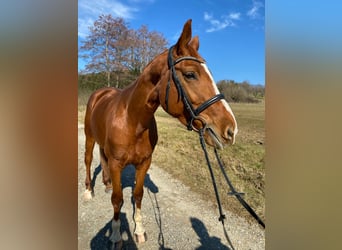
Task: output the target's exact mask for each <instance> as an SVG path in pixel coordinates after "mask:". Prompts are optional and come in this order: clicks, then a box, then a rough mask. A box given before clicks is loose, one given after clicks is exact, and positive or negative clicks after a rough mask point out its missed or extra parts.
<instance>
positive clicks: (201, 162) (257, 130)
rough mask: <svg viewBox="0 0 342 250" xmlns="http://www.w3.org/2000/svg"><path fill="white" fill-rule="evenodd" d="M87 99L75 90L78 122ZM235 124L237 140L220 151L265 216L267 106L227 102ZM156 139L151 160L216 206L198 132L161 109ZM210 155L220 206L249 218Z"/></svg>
mask: <svg viewBox="0 0 342 250" xmlns="http://www.w3.org/2000/svg"><path fill="white" fill-rule="evenodd" d="M85 102H86V98H85V97H84V95H83V94H82V93H80V94H79V102H78V103H79V112H78V121H79V122H82V123H83V119H84V111H85ZM230 106H231V108H232V110H233V112H234V114H235V117H236V120H237V123H238V128H239V133H238V134H237V137H236V142H235V144H234V145H233V146H227V147H225V148H224V149H223V150H221V151H219V153H220V155H221V158H222V160H223V162H224V164H225V166H226V171H227V173H228V175H229V177H230V179H231V181H232V182H233V184H234V185H235V188H236V189H237V191H239V192H244V193H245V196H244V198H245V200H246V201H247V202H248V203H249V204H250V206H251V207H252V208H253V209H254V210H255V211H256V213H257V214H258V215H259V216H260V217H261V218H262V219H263V220H265V126H264V121H265V105H264V102H261V103H258V104H245V103H232V104H230ZM156 120H157V126H158V134H159V141H158V144H157V146H156V149H155V151H154V154H153V160H152V163H153V164H155V165H157V166H158V167H160V168H162V169H164V170H166V171H167V172H169V173H170V174H171V175H172V176H173V177H174V178H177V179H179V180H181V181H182V182H183V183H184V184H186V185H187V186H189V187H190V188H191V190H193V191H195V192H197V193H199V194H200V195H202V196H203V198H205V199H211V200H212V201H213V202H214V203H215V204H216V202H215V201H216V200H215V194H214V190H213V187H212V183H211V179H210V174H209V170H208V167H207V165H206V161H205V158H204V154H203V151H202V148H201V145H200V142H199V138H198V134H197V133H195V132H189V131H187V129H186V128H185V127H184V126H183V125H181V124H180V122H179V121H178V120H177V119H174V118H172V117H170V116H169V115H168V114H167V113H165V112H164V111H163V110H162V109H161V108H159V109H158V110H157V112H156ZM208 149H209V151H210V159H212V162H213V164H212V165H213V168H214V173H215V174H216V177H217V183H218V188H219V192H220V195H221V200H222V203H223V206H224V207H225V208H226V209H227V210H230V211H232V212H234V213H236V214H238V215H240V216H243V217H246V218H248V219H250V218H251V217H250V215H249V214H248V213H247V212H246V211H245V210H244V208H243V207H242V206H241V205H240V203H238V201H236V199H235V198H234V197H230V196H228V195H227V192H229V188H228V187H227V184H226V183H225V180H224V178H223V176H222V174H221V173H220V170H219V168H218V166H217V165H216V164H215V156H214V153H213V150H211V148H208Z"/></svg>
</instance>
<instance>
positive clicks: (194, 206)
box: [78, 124, 265, 250]
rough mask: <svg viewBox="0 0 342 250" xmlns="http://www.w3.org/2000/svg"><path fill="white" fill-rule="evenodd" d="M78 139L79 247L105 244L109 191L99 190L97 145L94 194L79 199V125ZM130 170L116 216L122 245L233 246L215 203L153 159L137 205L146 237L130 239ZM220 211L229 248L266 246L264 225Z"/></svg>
mask: <svg viewBox="0 0 342 250" xmlns="http://www.w3.org/2000/svg"><path fill="white" fill-rule="evenodd" d="M78 141H79V143H78V155H79V156H78V249H80V250H86V249H93V250H94V249H110V246H111V243H110V242H109V235H110V231H111V218H112V216H113V209H112V205H111V202H110V194H107V193H105V192H104V185H103V184H102V172H101V171H100V166H99V162H100V160H99V154H98V149H97V148H95V150H94V160H93V165H92V172H93V178H94V180H95V187H94V192H95V196H94V197H93V199H92V200H90V201H84V200H83V192H84V189H85V186H84V178H85V166H84V163H83V155H84V133H83V125H82V124H79V127H78ZM134 171H135V170H134V167H133V166H128V167H126V169H125V170H124V172H123V175H122V186H123V193H124V204H123V206H122V209H121V215H120V219H121V222H122V225H121V232H122V237H123V249H142V250H143V249H146V250H147V249H149V250H151V249H182V250H183V249H201V250H202V249H229V250H230V249H233V248H232V247H231V245H230V244H229V242H228V241H227V239H226V237H225V234H224V230H223V227H222V224H221V222H219V221H218V211H217V208H216V205H215V204H212V203H210V202H209V201H205V200H202V199H200V198H199V196H198V195H196V194H195V193H193V192H191V191H190V190H189V188H187V187H186V186H184V185H183V184H182V183H180V182H179V181H178V180H174V179H173V178H171V176H170V175H169V174H168V173H166V172H165V171H163V170H162V169H160V168H158V167H157V166H155V165H153V164H152V166H151V168H150V170H149V172H148V174H147V176H146V178H145V186H144V198H143V204H142V216H143V223H144V226H145V229H146V233H147V241H146V242H145V243H142V244H137V243H135V242H134V238H133V236H134V234H133V232H134V221H133V204H132V186H133V183H134ZM189 174H190V173H189ZM208 192H213V190H208ZM224 212H225V215H226V217H227V219H226V220H225V228H226V231H227V235H228V237H229V240H230V241H231V243H232V245H233V247H234V249H241V250H247V249H252V250H257V249H265V232H264V230H263V229H261V228H260V227H259V226H258V225H257V224H256V223H255V224H254V223H253V224H252V225H251V224H250V223H248V222H246V221H245V220H244V219H243V218H238V217H236V216H234V215H232V214H231V213H230V212H228V211H224Z"/></svg>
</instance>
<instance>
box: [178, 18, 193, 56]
mask: <svg viewBox="0 0 342 250" xmlns="http://www.w3.org/2000/svg"><path fill="white" fill-rule="evenodd" d="M191 22H192V20H191V19H189V20H188V21H187V22H186V23H185V24H184V27H183V31H182V34H181V36H180V37H179V39H178V41H177V43H176V45H175V48H176V51H177V55H183V54H184V49H185V47H186V46H187V45H188V43H189V42H190V40H191V36H192V31H191Z"/></svg>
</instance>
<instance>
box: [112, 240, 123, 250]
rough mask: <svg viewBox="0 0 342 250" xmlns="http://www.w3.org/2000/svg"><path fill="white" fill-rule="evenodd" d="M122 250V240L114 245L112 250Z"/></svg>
mask: <svg viewBox="0 0 342 250" xmlns="http://www.w3.org/2000/svg"><path fill="white" fill-rule="evenodd" d="M121 249H122V240H120V241H118V242H115V243H114V244H113V248H112V250H121Z"/></svg>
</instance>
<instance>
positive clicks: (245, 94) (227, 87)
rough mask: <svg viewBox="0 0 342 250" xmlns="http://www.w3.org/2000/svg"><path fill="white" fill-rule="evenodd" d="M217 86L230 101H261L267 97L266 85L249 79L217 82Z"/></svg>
mask: <svg viewBox="0 0 342 250" xmlns="http://www.w3.org/2000/svg"><path fill="white" fill-rule="evenodd" d="M217 88H218V89H219V91H220V92H221V93H222V94H223V95H224V96H225V98H226V100H227V101H228V102H248V103H256V102H260V101H261V100H262V99H264V97H265V86H263V85H260V84H258V85H252V84H250V83H249V82H247V81H243V82H241V83H239V82H235V81H233V80H222V81H219V82H217Z"/></svg>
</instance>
